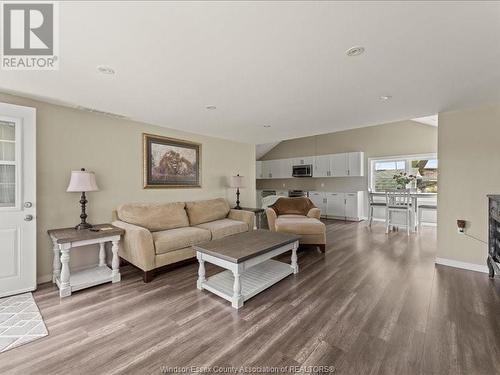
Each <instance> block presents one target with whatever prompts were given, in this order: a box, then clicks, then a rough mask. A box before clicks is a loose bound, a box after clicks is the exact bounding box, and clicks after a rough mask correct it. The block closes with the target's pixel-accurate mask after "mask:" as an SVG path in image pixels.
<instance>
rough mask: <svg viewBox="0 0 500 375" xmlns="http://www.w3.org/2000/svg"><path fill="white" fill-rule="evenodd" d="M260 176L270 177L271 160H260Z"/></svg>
mask: <svg viewBox="0 0 500 375" xmlns="http://www.w3.org/2000/svg"><path fill="white" fill-rule="evenodd" d="M262 178H266V179H267V178H271V160H263V161H262Z"/></svg>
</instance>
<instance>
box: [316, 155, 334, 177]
mask: <svg viewBox="0 0 500 375" xmlns="http://www.w3.org/2000/svg"><path fill="white" fill-rule="evenodd" d="M330 174H331V172H330V155H318V156H316V157H315V158H314V169H313V177H330Z"/></svg>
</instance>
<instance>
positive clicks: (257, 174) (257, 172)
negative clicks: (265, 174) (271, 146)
mask: <svg viewBox="0 0 500 375" xmlns="http://www.w3.org/2000/svg"><path fill="white" fill-rule="evenodd" d="M255 178H257V179H259V178H262V162H261V161H259V160H257V161H256V162H255Z"/></svg>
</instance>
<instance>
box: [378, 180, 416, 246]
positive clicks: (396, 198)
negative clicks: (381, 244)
mask: <svg viewBox="0 0 500 375" xmlns="http://www.w3.org/2000/svg"><path fill="white" fill-rule="evenodd" d="M385 205H386V208H385V210H386V211H385V233H386V234H388V233H389V229H390V227H391V224H392V213H393V212H404V213H405V215H406V234H407V235H408V236H409V235H410V225H411V216H412V214H413V212H412V197H411V191H410V189H397V190H386V191H385Z"/></svg>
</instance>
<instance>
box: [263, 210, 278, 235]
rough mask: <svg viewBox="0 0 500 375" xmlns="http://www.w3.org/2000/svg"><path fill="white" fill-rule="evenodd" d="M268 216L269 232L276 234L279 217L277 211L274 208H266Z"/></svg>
mask: <svg viewBox="0 0 500 375" xmlns="http://www.w3.org/2000/svg"><path fill="white" fill-rule="evenodd" d="M266 216H267V225H268V226H269V230H270V231H271V232H276V219H277V218H278V216H277V215H276V211H274V210H273V209H272V208H269V207H268V208H266Z"/></svg>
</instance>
